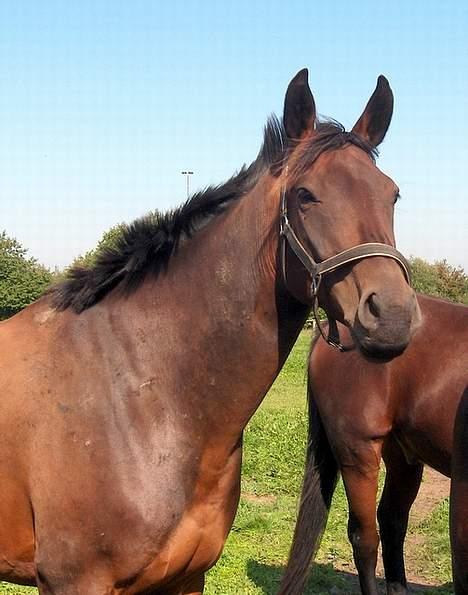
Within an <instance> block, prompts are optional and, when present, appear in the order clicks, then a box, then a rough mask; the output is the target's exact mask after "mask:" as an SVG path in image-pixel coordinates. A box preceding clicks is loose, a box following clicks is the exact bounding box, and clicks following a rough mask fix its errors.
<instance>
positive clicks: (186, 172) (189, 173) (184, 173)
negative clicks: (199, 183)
mask: <svg viewBox="0 0 468 595" xmlns="http://www.w3.org/2000/svg"><path fill="white" fill-rule="evenodd" d="M180 173H181V174H182V175H183V176H185V177H186V180H187V198H188V197H189V196H190V176H191V175H192V174H193V171H188V170H187V171H181V172H180Z"/></svg>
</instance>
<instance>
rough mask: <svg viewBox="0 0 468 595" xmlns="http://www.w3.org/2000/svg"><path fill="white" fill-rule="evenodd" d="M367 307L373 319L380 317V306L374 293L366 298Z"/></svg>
mask: <svg viewBox="0 0 468 595" xmlns="http://www.w3.org/2000/svg"><path fill="white" fill-rule="evenodd" d="M367 306H368V308H369V312H370V313H371V314H372V316H374V317H375V318H379V317H380V306H379V302H378V298H377V296H376V294H375V293H371V294H370V296H369V297H368V298H367Z"/></svg>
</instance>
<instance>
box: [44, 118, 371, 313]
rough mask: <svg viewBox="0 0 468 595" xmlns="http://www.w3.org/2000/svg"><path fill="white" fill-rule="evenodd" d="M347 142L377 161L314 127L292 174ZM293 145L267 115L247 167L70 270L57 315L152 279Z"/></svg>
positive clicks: (323, 127)
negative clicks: (260, 140) (183, 243)
mask: <svg viewBox="0 0 468 595" xmlns="http://www.w3.org/2000/svg"><path fill="white" fill-rule="evenodd" d="M349 143H352V144H354V145H357V146H358V147H360V148H361V149H363V150H364V151H366V153H368V154H369V155H370V156H371V157H372V158H374V157H375V156H376V150H375V149H374V148H373V147H371V146H370V145H369V144H368V143H366V142H365V141H364V140H363V139H362V138H360V137H358V136H357V135H355V134H353V133H352V132H345V130H344V128H343V127H342V126H341V124H338V123H337V122H335V121H326V122H320V123H317V125H316V134H314V135H313V137H312V138H311V140H310V141H307V142H305V143H303V149H302V151H301V154H300V157H299V159H298V160H297V161H296V163H295V165H294V172H291V173H293V174H295V175H297V174H299V173H301V172H302V171H304V170H305V169H307V167H309V166H310V165H311V163H312V162H313V161H315V159H317V157H318V156H319V155H320V154H321V153H323V152H324V151H327V150H330V149H336V148H339V147H341V146H344V145H345V144H349ZM296 145H297V143H294V142H291V141H288V139H287V135H286V132H285V129H284V127H283V124H282V122H281V121H280V120H278V118H276V117H275V116H271V117H270V118H269V120H268V122H267V125H266V126H265V132H264V139H263V144H262V148H261V150H260V152H259V154H258V157H257V158H256V160H255V161H254V162H253V163H252V164H251V165H250V166H249V167H246V166H243V167H242V168H241V170H240V171H239V172H238V173H237V174H235V175H234V176H233V177H232V178H231V179H230V180H228V181H227V182H226V183H224V184H222V185H220V186H210V187H208V188H207V189H205V190H203V191H201V192H197V193H196V194H194V195H193V196H192V197H190V198H189V199H188V200H187V201H186V202H185V203H184V204H183V205H181V206H180V207H178V208H176V209H173V210H170V211H168V212H166V213H159V212H156V213H151V214H149V215H146V216H145V217H142V218H141V219H137V220H136V221H134V222H133V223H130V224H129V225H126V226H124V227H123V231H122V234H121V235H120V237H119V238H118V240H117V243H116V245H115V247H113V248H106V249H104V250H102V252H100V253H99V254H98V255H97V257H96V261H95V263H94V264H93V265H92V266H90V267H83V266H79V265H77V266H73V267H71V268H70V269H69V270H68V271H67V277H66V279H65V280H64V281H62V282H60V283H58V284H57V285H56V286H54V287H52V289H50V290H49V294H50V295H51V298H52V302H53V305H54V306H55V307H56V308H57V309H58V310H66V309H67V308H72V309H73V310H74V311H75V312H77V313H79V312H82V311H83V310H86V309H87V308H90V307H91V306H93V305H94V304H96V303H97V302H99V301H100V300H101V299H102V298H103V297H104V296H105V295H107V294H108V293H109V292H110V291H111V290H112V289H114V288H115V287H117V286H119V289H121V290H122V291H123V292H127V293H128V292H131V291H132V290H133V289H135V288H136V287H138V286H139V285H140V284H141V283H142V282H143V280H144V279H145V278H146V276H147V275H150V274H151V275H154V276H157V275H158V274H159V273H160V271H161V270H163V269H165V268H166V267H167V266H168V263H169V259H170V257H171V256H172V254H174V252H176V250H177V248H178V246H179V244H180V242H181V241H182V240H185V239H188V238H190V237H192V235H193V234H194V233H196V232H197V230H199V229H200V228H201V227H203V226H204V225H205V224H206V223H208V222H209V221H210V220H211V219H212V218H213V217H215V216H216V215H217V214H219V213H221V212H223V211H224V210H225V209H226V208H227V207H228V206H229V205H230V204H231V203H232V202H233V201H235V200H237V199H239V198H241V197H242V196H243V195H244V194H245V193H246V192H248V191H249V190H250V189H251V188H253V186H254V185H255V184H256V182H257V180H258V178H259V177H260V175H261V174H262V173H263V172H264V171H265V170H266V169H268V168H272V169H273V170H274V169H276V170H277V171H279V170H280V169H281V165H282V164H283V163H285V161H286V160H287V158H288V155H289V152H290V150H291V149H292V148H294V147H295V146H296Z"/></svg>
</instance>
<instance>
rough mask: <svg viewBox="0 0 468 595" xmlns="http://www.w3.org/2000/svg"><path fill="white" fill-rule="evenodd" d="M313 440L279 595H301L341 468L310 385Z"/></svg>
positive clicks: (310, 437)
mask: <svg viewBox="0 0 468 595" xmlns="http://www.w3.org/2000/svg"><path fill="white" fill-rule="evenodd" d="M308 400H309V436H308V447H307V455H306V465H305V473H304V483H303V485H302V494H301V502H300V508H299V514H298V517H297V522H296V528H295V530H294V538H293V542H292V546H291V551H290V553H289V560H288V564H287V566H286V571H285V573H284V576H283V580H282V581H281V587H280V590H279V593H278V595H300V594H301V593H302V592H303V590H304V587H305V583H306V580H307V576H308V570H309V566H310V563H311V560H312V558H313V557H314V555H315V554H316V552H317V549H318V547H319V545H320V541H321V537H322V534H323V531H324V529H325V525H326V523H327V518H328V512H329V510H330V505H331V500H332V496H333V492H334V491H335V486H336V481H337V477H338V466H337V464H336V461H335V458H334V456H333V453H332V451H331V448H330V444H329V442H328V438H327V435H326V433H325V430H324V427H323V424H322V420H321V419H320V414H319V411H318V408H317V405H316V403H315V400H314V397H313V394H312V391H311V388H310V381H309V394H308Z"/></svg>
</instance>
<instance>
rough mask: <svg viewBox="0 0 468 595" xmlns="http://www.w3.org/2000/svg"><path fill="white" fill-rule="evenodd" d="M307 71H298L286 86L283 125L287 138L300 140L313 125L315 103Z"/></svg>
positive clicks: (310, 131) (311, 129) (309, 132)
mask: <svg viewBox="0 0 468 595" xmlns="http://www.w3.org/2000/svg"><path fill="white" fill-rule="evenodd" d="M308 74H309V73H308V70H307V68H303V69H302V70H300V71H299V72H298V73H297V74H296V76H295V77H294V78H293V79H292V81H291V82H290V83H289V85H288V90H287V91H286V97H285V99H284V113H283V124H284V129H285V130H286V134H287V135H288V138H290V139H291V140H300V139H301V138H304V137H305V136H307V135H309V134H311V133H312V132H313V130H314V125H315V116H316V111H315V101H314V97H313V95H312V93H311V90H310V88H309V83H308V80H307V79H308Z"/></svg>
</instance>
